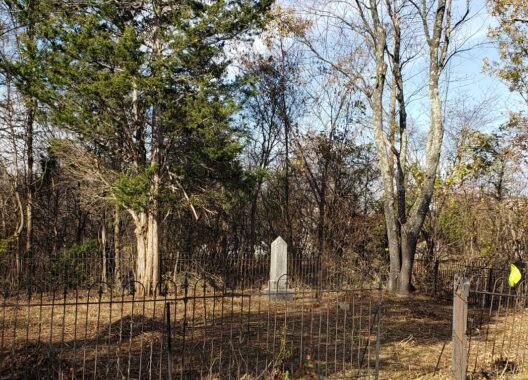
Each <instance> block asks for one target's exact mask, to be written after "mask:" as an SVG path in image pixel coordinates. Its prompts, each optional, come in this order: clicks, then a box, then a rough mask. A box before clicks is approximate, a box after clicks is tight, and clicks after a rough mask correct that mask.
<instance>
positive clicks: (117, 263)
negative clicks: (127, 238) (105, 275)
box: [114, 205, 122, 286]
mask: <svg viewBox="0 0 528 380" xmlns="http://www.w3.org/2000/svg"><path fill="white" fill-rule="evenodd" d="M120 223H121V218H120V215H119V206H118V205H116V206H115V207H114V281H115V283H116V284H118V285H119V286H121V285H122V272H121V265H122V263H121V236H120V230H121V226H120Z"/></svg>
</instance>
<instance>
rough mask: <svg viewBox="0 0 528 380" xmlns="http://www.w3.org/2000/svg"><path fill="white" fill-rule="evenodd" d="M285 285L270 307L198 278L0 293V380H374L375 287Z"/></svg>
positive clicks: (267, 300)
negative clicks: (148, 286)
mask: <svg viewBox="0 0 528 380" xmlns="http://www.w3.org/2000/svg"><path fill="white" fill-rule="evenodd" d="M251 268H253V269H254V268H255V267H251ZM300 268H309V266H308V265H306V266H302V265H301V266H300ZM303 270H304V269H303ZM307 272H308V273H310V271H308V270H307ZM301 273H302V270H301V272H299V276H301ZM256 277H257V278H258V276H256ZM294 279H295V276H293V278H292V281H289V285H288V290H287V292H286V293H284V294H281V295H279V297H273V289H271V290H270V289H266V288H265V286H260V287H259V286H241V283H240V281H242V280H241V279H239V278H235V279H231V280H229V277H227V278H224V279H223V280H222V281H221V283H215V282H214V279H211V278H210V277H208V276H207V274H206V273H205V272H203V273H202V275H201V276H196V274H194V273H189V272H187V273H186V274H184V275H182V278H178V279H177V280H176V281H174V279H167V280H165V281H163V283H162V284H160V285H159V286H158V287H157V288H156V291H155V294H153V295H143V294H139V293H136V292H135V289H136V288H137V287H136V286H134V285H135V284H134V283H128V284H126V285H125V286H122V287H121V288H120V289H118V290H117V288H116V287H115V286H114V284H111V283H105V282H95V283H93V284H92V285H90V286H87V285H84V286H72V284H71V283H68V282H65V283H64V282H63V283H58V282H57V283H55V284H54V285H53V286H52V287H49V284H46V286H44V287H40V286H39V285H38V284H35V283H34V282H30V283H24V284H22V283H20V285H21V286H20V287H19V288H18V289H14V288H13V286H12V284H10V286H5V287H4V288H3V292H2V295H1V298H0V329H1V330H0V331H1V332H0V363H1V364H0V379H13V380H15V379H116V378H120V379H127V380H130V379H197V378H199V379H238V378H241V377H243V376H246V378H248V379H249V378H256V377H258V376H261V378H262V377H264V376H271V377H272V376H278V375H280V376H285V374H286V373H288V375H289V376H290V377H292V376H294V374H295V376H297V377H301V376H303V375H304V376H308V375H310V376H325V377H331V378H359V377H372V378H378V372H379V352H380V331H381V330H380V329H381V321H382V292H381V283H372V282H369V281H364V282H361V281H359V280H357V281H354V284H353V285H352V282H353V281H349V282H348V283H349V284H351V285H350V286H346V282H343V281H342V282H339V284H340V286H329V285H330V284H329V283H325V284H326V285H328V286H324V287H323V286H319V285H320V284H319V283H317V284H316V286H311V285H310V280H309V279H306V280H305V281H301V280H300V279H301V277H298V279H297V281H294ZM257 282H258V281H254V282H253V283H252V284H253V285H256V284H257ZM276 298H278V299H277V300H274V299H276Z"/></svg>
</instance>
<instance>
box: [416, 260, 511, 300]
mask: <svg viewBox="0 0 528 380" xmlns="http://www.w3.org/2000/svg"><path fill="white" fill-rule="evenodd" d="M458 273H461V274H463V275H464V276H465V277H467V278H471V279H472V281H473V283H476V282H478V283H479V284H481V286H486V287H487V289H488V290H491V287H492V286H493V284H494V283H495V281H496V280H498V279H505V278H506V277H507V276H508V273H509V270H508V267H507V266H501V265H495V266H491V265H490V264H489V263H487V262H485V261H483V260H476V261H473V262H469V263H463V262H459V261H428V260H423V259H420V260H416V261H415V264H414V266H413V277H414V284H415V285H416V287H417V288H418V290H419V291H420V292H422V293H424V294H428V295H430V296H432V297H435V298H440V299H452V297H453V278H454V276H455V274H458ZM484 284H485V285H484Z"/></svg>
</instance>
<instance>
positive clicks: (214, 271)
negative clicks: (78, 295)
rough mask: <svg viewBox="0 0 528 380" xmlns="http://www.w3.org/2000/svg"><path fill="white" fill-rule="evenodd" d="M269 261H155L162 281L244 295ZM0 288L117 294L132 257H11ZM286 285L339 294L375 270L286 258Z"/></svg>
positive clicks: (0, 265) (0, 269)
mask: <svg viewBox="0 0 528 380" xmlns="http://www.w3.org/2000/svg"><path fill="white" fill-rule="evenodd" d="M269 270H270V257H269V255H262V256H244V255H242V256H235V255H229V256H227V257H216V256H214V255H201V256H195V257H191V258H180V257H179V256H178V255H167V256H166V257H162V259H161V261H160V275H161V278H162V279H163V280H164V281H168V280H171V281H173V282H180V283H181V282H182V280H183V277H184V276H185V275H191V276H193V277H202V276H205V277H206V278H207V279H208V281H209V282H210V283H211V284H215V286H217V287H221V286H222V284H223V282H224V281H228V282H230V283H228V284H226V286H228V287H237V288H240V289H249V288H255V287H259V286H262V285H263V284H264V283H265V282H266V281H267V280H268V277H269ZM0 273H2V274H3V275H2V278H1V279H0V281H1V283H0V285H1V286H10V287H11V288H12V289H18V288H20V287H21V286H26V285H28V284H35V285H38V286H39V288H41V289H43V290H49V291H51V290H52V288H53V287H54V286H55V285H56V284H57V283H60V284H65V285H67V286H68V287H70V288H81V287H84V288H86V287H88V286H89V285H90V284H93V283H96V282H104V283H106V284H109V285H111V286H112V287H114V288H116V289H119V288H121V287H123V286H126V284H129V283H130V282H131V281H133V280H134V278H135V262H134V258H133V257H129V256H126V257H121V258H120V259H119V260H117V261H116V260H114V258H111V257H107V258H104V259H103V258H102V257H101V256H75V257H65V256H61V255H42V254H41V255H35V256H32V257H23V258H16V257H15V256H14V255H5V256H2V257H0ZM288 275H289V279H288V280H289V281H290V282H291V283H293V284H297V285H299V284H303V285H305V286H310V287H319V288H339V287H347V286H348V287H350V286H351V285H354V284H355V285H357V284H359V282H361V281H363V280H364V279H366V278H368V279H371V280H378V279H379V278H380V268H377V267H375V266H369V267H367V268H363V267H362V268H358V266H357V265H356V263H354V262H351V263H348V262H344V260H343V259H342V258H339V257H336V258H330V257H325V258H321V257H319V256H317V255H305V256H301V257H288Z"/></svg>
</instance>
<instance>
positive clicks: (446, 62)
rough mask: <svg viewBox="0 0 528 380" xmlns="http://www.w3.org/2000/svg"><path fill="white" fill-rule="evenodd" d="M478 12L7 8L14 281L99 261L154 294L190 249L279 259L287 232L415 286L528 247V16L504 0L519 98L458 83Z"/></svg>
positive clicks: (304, 251)
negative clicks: (437, 272) (273, 246)
mask: <svg viewBox="0 0 528 380" xmlns="http://www.w3.org/2000/svg"><path fill="white" fill-rule="evenodd" d="M478 9H479V8H478V7H477V8H475V6H474V5H473V4H471V3H468V2H459V1H443V0H435V1H429V0H428V1H424V2H420V3H415V2H413V1H408V0H398V1H396V0H395V1H392V0H387V1H383V2H375V1H359V0H358V1H331V0H325V1H317V2H311V1H300V2H295V4H290V3H288V2H282V3H280V4H275V5H272V1H270V0H260V1H256V0H243V1H235V0H225V1H216V2H204V1H190V0H189V1H181V0H180V1H166V0H159V1H134V0H132V1H127V2H121V3H120V2H114V1H106V0H88V1H83V2H79V3H72V4H68V3H67V2H60V1H52V0H50V1H47V0H41V1H37V0H16V1H15V0H12V1H4V2H2V5H1V9H0V11H1V19H0V21H1V25H0V27H1V46H0V47H1V56H0V79H1V82H0V85H1V91H0V260H2V261H5V262H6V263H8V264H7V265H5V266H4V267H5V268H9V271H8V273H9V274H8V275H6V276H8V277H9V279H10V280H14V279H15V278H17V276H21V274H22V273H23V271H24V270H25V269H24V268H30V271H33V272H34V271H36V270H37V269H38V268H46V269H43V270H44V271H45V272H46V276H47V279H48V280H50V281H52V280H53V279H54V278H56V276H57V275H58V273H60V272H61V271H64V270H65V268H68V270H69V271H71V276H72V278H77V279H83V276H86V275H87V273H86V270H85V268H86V265H90V264H86V263H95V262H97V263H99V264H98V265H101V271H102V275H103V279H105V280H107V281H114V282H115V283H118V284H124V283H125V282H126V281H128V280H131V279H134V280H136V281H137V282H138V283H139V284H141V287H142V288H144V289H145V290H146V291H147V292H153V291H154V288H155V287H156V284H157V283H158V282H159V281H160V279H161V278H165V277H172V276H173V275H174V272H175V268H176V267H177V265H178V263H180V262H182V261H192V260H198V259H204V258H205V259H207V261H208V262H209V263H210V265H211V266H212V267H213V266H214V265H219V266H220V265H221V263H222V261H223V260H226V259H229V260H237V259H241V258H253V259H256V260H258V259H259V258H262V257H266V259H267V256H266V255H268V254H269V249H270V247H269V244H270V243H271V241H273V240H274V239H275V237H276V236H278V235H280V236H282V237H283V238H284V239H285V240H286V242H287V244H288V247H289V248H288V250H289V253H290V254H291V255H292V256H293V257H294V258H315V257H317V258H319V259H320V260H321V261H322V262H334V263H339V266H341V267H343V268H349V269H350V270H358V271H361V270H362V269H365V268H369V267H375V268H384V272H386V274H387V277H388V279H389V282H388V285H389V287H390V288H391V289H392V290H393V291H397V292H399V293H402V294H407V293H409V292H410V291H411V290H412V267H413V264H414V261H415V258H424V259H426V260H429V261H431V262H435V261H438V260H458V261H465V262H469V261H472V260H476V259H479V260H484V261H486V262H487V263H489V264H492V263H499V262H500V263H503V262H507V261H509V260H513V259H523V258H525V252H526V244H527V240H526V239H527V238H526V236H527V234H526V232H527V228H528V219H527V217H526V215H527V214H526V207H527V206H528V204H527V200H526V194H525V192H526V191H525V184H526V178H525V167H526V166H525V164H526V162H525V159H526V157H525V151H526V118H525V110H526V102H525V101H524V102H523V100H525V98H526V56H525V52H526V31H527V29H526V26H527V25H528V23H527V10H526V6H525V5H524V4H523V2H522V1H519V2H515V1H509V2H501V1H498V0H497V1H494V2H490V4H488V9H489V12H490V14H491V15H493V16H495V17H497V22H498V23H499V27H497V28H496V29H493V28H492V29H491V30H490V36H489V38H490V40H489V41H492V42H497V44H498V47H499V50H498V51H499V55H498V56H497V57H496V59H493V58H492V59H489V60H487V61H486V62H485V63H484V68H485V70H486V71H487V74H488V75H489V77H490V78H493V79H494V80H500V81H502V82H503V83H506V84H507V85H508V87H509V89H510V90H511V91H512V92H513V93H514V94H515V95H514V96H516V98H515V99H519V100H520V101H519V102H516V103H515V105H514V106H512V107H511V108H508V107H505V106H503V105H502V103H501V99H500V97H499V96H489V97H485V96H481V95H479V96H477V95H475V96H467V94H464V93H463V91H464V90H463V89H462V90H460V89H459V90H456V91H455V90H452V89H451V87H450V86H452V84H453V82H454V79H453V78H454V77H456V75H457V73H458V72H459V71H462V70H463V69H464V67H462V66H463V64H462V63H461V62H462V60H461V61H458V60H457V59H458V57H459V56H460V55H461V54H463V53H464V52H467V51H474V49H476V47H475V46H476V45H479V44H480V43H481V42H482V41H476V42H475V41H474V40H473V39H472V38H470V37H469V36H471V32H470V30H469V29H468V28H470V25H468V23H471V22H472V20H474V19H475V18H476V14H477V13H476V12H477V11H478ZM486 41H488V40H486ZM489 41H488V42H489ZM475 65H477V66H478V67H479V69H478V70H479V71H480V67H481V66H482V60H480V59H479V61H478V62H477V63H476V64H475ZM80 263H84V264H80ZM384 274H385V273H384ZM54 276H55V277H54Z"/></svg>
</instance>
